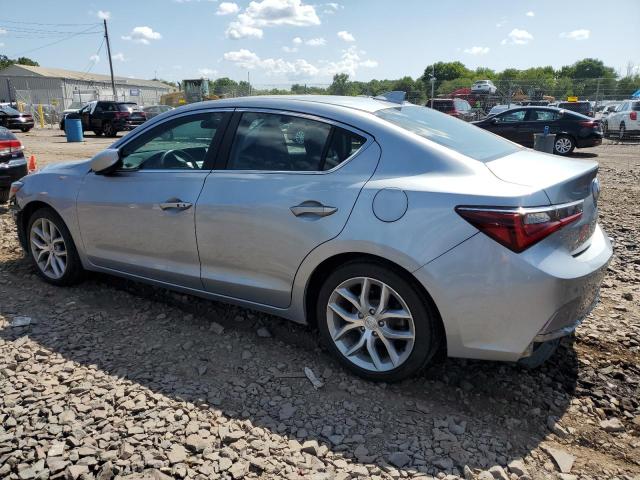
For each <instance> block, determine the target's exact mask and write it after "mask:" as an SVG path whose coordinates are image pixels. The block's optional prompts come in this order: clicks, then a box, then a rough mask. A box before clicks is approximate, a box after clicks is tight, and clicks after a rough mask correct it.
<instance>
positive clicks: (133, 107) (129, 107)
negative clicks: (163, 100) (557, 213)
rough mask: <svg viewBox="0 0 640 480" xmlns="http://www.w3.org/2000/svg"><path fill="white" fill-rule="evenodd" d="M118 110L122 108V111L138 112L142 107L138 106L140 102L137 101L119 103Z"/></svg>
mask: <svg viewBox="0 0 640 480" xmlns="http://www.w3.org/2000/svg"><path fill="white" fill-rule="evenodd" d="M118 110H120V111H121V112H133V111H136V112H137V111H139V110H140V109H139V108H138V104H136V103H119V104H118Z"/></svg>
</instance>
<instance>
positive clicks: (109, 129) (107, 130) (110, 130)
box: [102, 123, 118, 137]
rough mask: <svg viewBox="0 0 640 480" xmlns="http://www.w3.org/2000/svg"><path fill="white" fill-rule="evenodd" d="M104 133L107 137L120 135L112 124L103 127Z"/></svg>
mask: <svg viewBox="0 0 640 480" xmlns="http://www.w3.org/2000/svg"><path fill="white" fill-rule="evenodd" d="M102 132H103V133H104V134H105V135H106V136H107V137H115V136H116V135H118V131H117V130H116V128H115V127H114V126H113V124H112V123H105V124H104V125H103V127H102Z"/></svg>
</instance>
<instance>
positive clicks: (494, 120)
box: [491, 117, 500, 125]
mask: <svg viewBox="0 0 640 480" xmlns="http://www.w3.org/2000/svg"><path fill="white" fill-rule="evenodd" d="M499 121H500V119H499V118H498V117H493V118H492V119H491V123H493V124H494V125H495V124H496V123H498V122H499Z"/></svg>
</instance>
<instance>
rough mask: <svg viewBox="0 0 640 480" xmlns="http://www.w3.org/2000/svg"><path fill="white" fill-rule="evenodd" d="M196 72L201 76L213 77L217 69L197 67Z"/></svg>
mask: <svg viewBox="0 0 640 480" xmlns="http://www.w3.org/2000/svg"><path fill="white" fill-rule="evenodd" d="M198 73H199V74H200V75H202V76H203V77H215V76H217V75H218V71H217V70H214V69H213V68H199V69H198Z"/></svg>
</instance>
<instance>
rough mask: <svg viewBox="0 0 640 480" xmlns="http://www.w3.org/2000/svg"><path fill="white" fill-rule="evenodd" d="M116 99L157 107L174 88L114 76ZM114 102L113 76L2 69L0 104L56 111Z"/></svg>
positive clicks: (24, 67)
mask: <svg viewBox="0 0 640 480" xmlns="http://www.w3.org/2000/svg"><path fill="white" fill-rule="evenodd" d="M115 84H116V92H117V97H118V98H117V100H118V101H127V102H135V103H137V104H138V105H154V104H157V103H159V102H160V97H161V96H162V95H163V94H165V93H170V92H172V91H174V90H175V89H174V88H172V87H171V86H169V85H167V84H164V83H162V82H158V81H154V80H140V79H137V78H124V77H115ZM91 100H113V89H112V88H111V77H109V76H108V75H99V74H96V73H84V72H75V71H72V70H63V69H61V68H46V67H32V66H30V65H11V66H9V67H7V68H4V69H2V70H0V102H19V103H23V104H25V105H38V104H41V105H47V106H50V107H52V108H54V109H56V110H63V109H65V108H68V107H69V106H70V105H71V104H72V103H75V104H84V103H87V102H89V101H91Z"/></svg>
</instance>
